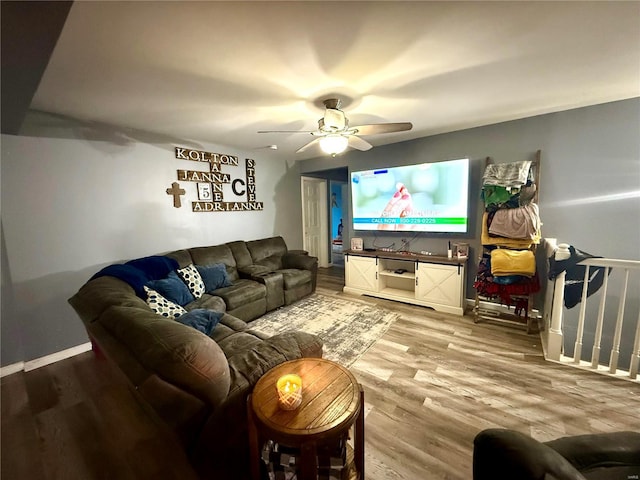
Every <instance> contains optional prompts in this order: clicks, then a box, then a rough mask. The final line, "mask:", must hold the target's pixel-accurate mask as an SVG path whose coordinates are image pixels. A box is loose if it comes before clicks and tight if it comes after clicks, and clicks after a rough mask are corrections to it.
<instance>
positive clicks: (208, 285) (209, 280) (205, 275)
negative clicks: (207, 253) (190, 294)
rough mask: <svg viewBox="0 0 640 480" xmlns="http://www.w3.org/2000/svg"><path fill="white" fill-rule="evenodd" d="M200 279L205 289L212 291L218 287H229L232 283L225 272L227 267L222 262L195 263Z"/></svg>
mask: <svg viewBox="0 0 640 480" xmlns="http://www.w3.org/2000/svg"><path fill="white" fill-rule="evenodd" d="M196 268H197V269H198V272H199V273H200V276H201V277H202V280H203V281H204V286H205V291H206V292H207V293H208V292H213V291H214V290H217V289H218V288H223V287H230V286H231V285H233V283H232V282H231V280H230V279H229V274H228V273H227V267H226V266H225V265H224V263H214V264H213V265H196Z"/></svg>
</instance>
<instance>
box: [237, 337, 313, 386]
mask: <svg viewBox="0 0 640 480" xmlns="http://www.w3.org/2000/svg"><path fill="white" fill-rule="evenodd" d="M248 332H249V333H252V332H251V330H248ZM322 346H323V345H322V340H320V338H319V337H318V336H316V335H312V334H310V333H306V332H298V331H295V332H285V333H281V334H278V335H274V336H273V337H270V338H267V339H266V340H264V341H261V342H260V343H259V344H257V345H256V346H254V347H253V348H251V349H249V350H245V351H243V352H241V353H239V354H237V355H233V356H232V357H230V358H229V369H230V371H231V391H230V392H229V398H230V399H231V398H232V397H234V396H236V395H241V394H244V393H248V391H249V390H250V389H251V388H253V386H254V385H255V384H256V382H257V381H258V380H259V379H260V377H262V375H264V374H265V373H267V372H268V371H269V370H271V369H272V368H273V367H275V366H277V365H280V364H281V363H284V362H286V361H289V360H296V359H298V358H304V357H317V358H322Z"/></svg>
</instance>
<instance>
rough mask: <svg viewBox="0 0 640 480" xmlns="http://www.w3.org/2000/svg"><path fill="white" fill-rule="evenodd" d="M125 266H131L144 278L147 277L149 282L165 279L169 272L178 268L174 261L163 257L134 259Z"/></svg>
mask: <svg viewBox="0 0 640 480" xmlns="http://www.w3.org/2000/svg"><path fill="white" fill-rule="evenodd" d="M126 265H131V266H132V267H136V268H138V269H140V270H142V271H143V272H144V273H145V274H146V276H147V277H149V280H160V279H161V278H166V276H167V275H168V274H169V272H173V271H174V270H177V269H178V268H179V267H180V265H178V261H177V260H176V259H174V258H170V257H165V256H163V255H152V256H150V257H144V258H136V259H135V260H130V261H128V262H127V263H126Z"/></svg>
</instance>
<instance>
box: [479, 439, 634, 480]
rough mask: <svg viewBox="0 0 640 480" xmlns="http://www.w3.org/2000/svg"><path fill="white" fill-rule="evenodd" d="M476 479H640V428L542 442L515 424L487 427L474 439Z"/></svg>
mask: <svg viewBox="0 0 640 480" xmlns="http://www.w3.org/2000/svg"><path fill="white" fill-rule="evenodd" d="M473 479H474V480H507V479H508V480H516V479H517V480H584V479H587V480H605V479H606V480H631V479H640V433H638V432H615V433H599V434H590V435H576V436H570V437H563V438H558V439H556V440H552V441H550V442H538V441H537V440H534V439H533V438H531V437H530V436H528V435H525V434H523V433H520V432H517V431H514V430H506V429H497V428H496V429H488V430H483V431H482V432H480V433H479V434H478V435H477V436H476V437H475V439H474V449H473Z"/></svg>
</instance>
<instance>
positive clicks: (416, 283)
mask: <svg viewBox="0 0 640 480" xmlns="http://www.w3.org/2000/svg"><path fill="white" fill-rule="evenodd" d="M417 286H418V277H416V287H417Z"/></svg>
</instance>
